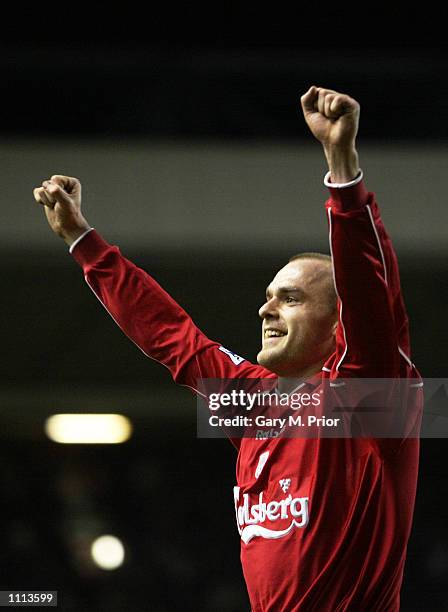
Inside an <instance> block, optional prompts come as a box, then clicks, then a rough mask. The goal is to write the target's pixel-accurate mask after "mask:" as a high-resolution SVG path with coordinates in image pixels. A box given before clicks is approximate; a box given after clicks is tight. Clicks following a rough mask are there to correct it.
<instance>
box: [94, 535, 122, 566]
mask: <svg viewBox="0 0 448 612" xmlns="http://www.w3.org/2000/svg"><path fill="white" fill-rule="evenodd" d="M91 553H92V558H93V560H94V562H95V563H96V565H98V567H100V568H101V569H104V570H114V569H117V568H118V567H120V565H122V564H123V561H124V547H123V544H122V543H121V541H120V540H119V539H118V538H116V537H115V536H112V535H103V536H101V537H99V538H97V539H96V540H95V541H94V542H93V544H92V548H91Z"/></svg>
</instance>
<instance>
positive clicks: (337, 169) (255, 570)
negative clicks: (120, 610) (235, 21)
mask: <svg viewBox="0 0 448 612" xmlns="http://www.w3.org/2000/svg"><path fill="white" fill-rule="evenodd" d="M301 102H302V109H303V113H304V117H305V121H306V123H307V124H308V126H309V128H310V130H311V132H312V133H313V135H314V136H315V137H316V138H317V139H318V140H319V141H320V142H321V143H322V145H323V148H324V153H325V156H326V159H327V162H328V166H329V172H328V174H327V176H326V178H325V184H326V185H327V187H329V190H330V199H329V200H328V202H327V203H326V210H327V216H328V223H329V230H330V250H331V253H332V259H329V258H327V257H325V256H323V255H319V254H309V253H308V254H302V255H300V256H298V257H295V258H293V259H292V261H290V262H289V263H288V264H287V265H286V266H285V267H284V268H282V269H281V270H280V271H279V272H278V274H277V275H276V276H275V278H274V279H273V281H272V282H271V284H270V285H269V287H268V289H267V296H266V303H265V304H264V305H263V306H262V307H261V309H260V316H261V318H262V320H263V325H262V348H261V350H260V352H259V354H258V357H257V360H258V364H259V365H253V364H250V363H248V362H247V361H246V360H244V359H243V358H241V357H239V356H238V355H235V354H234V353H232V352H231V351H229V350H227V349H225V348H224V347H222V346H220V345H219V343H216V342H213V341H212V340H210V339H208V338H207V337H206V336H205V335H204V334H203V333H202V332H201V331H200V330H199V329H198V328H197V327H196V326H195V325H194V323H193V322H192V320H191V319H190V317H189V316H188V315H187V314H186V313H185V311H184V310H183V309H182V308H181V307H180V306H179V305H178V304H176V303H175V302H174V300H172V298H171V297H170V296H169V295H168V294H167V293H166V292H165V291H164V290H163V289H162V288H161V287H160V286H159V285H158V284H157V283H156V282H155V281H154V280H153V279H152V278H151V277H150V276H148V275H147V274H146V273H145V272H144V271H142V270H140V269H138V268H137V267H136V266H134V265H133V264H132V263H131V262H129V261H127V260H126V259H125V258H124V257H123V256H122V255H121V254H120V252H119V250H118V248H117V247H113V246H110V245H109V244H107V243H106V242H105V241H104V240H103V239H102V238H101V237H100V235H99V234H98V233H97V232H96V231H95V230H93V229H92V228H91V227H90V226H89V224H88V222H87V221H86V219H85V218H84V217H83V215H82V213H81V206H80V205H81V186H80V183H79V181H78V180H77V179H74V178H70V177H65V176H61V175H55V176H52V177H51V179H50V180H47V181H44V182H43V183H42V187H39V188H36V189H35V190H34V196H35V199H36V201H37V202H39V203H41V204H43V205H44V207H45V213H46V216H47V219H48V222H49V224H50V226H51V228H52V229H53V231H54V232H55V233H56V234H58V235H59V236H61V237H62V238H63V239H64V240H65V242H66V243H67V244H68V245H69V246H70V251H71V253H72V255H73V257H74V258H75V259H76V261H77V262H78V263H79V264H80V265H81V266H82V268H83V271H84V274H85V278H86V281H87V283H88V284H89V286H90V287H91V289H92V290H93V292H94V293H95V295H96V296H97V297H98V298H99V300H100V301H101V302H102V303H103V305H104V306H105V307H106V309H107V310H108V311H109V313H110V314H111V315H112V317H113V318H114V319H115V321H116V322H117V323H118V325H120V327H121V328H122V329H123V331H124V332H125V333H126V334H127V335H128V336H129V337H130V338H131V339H132V340H133V341H134V342H135V343H136V344H137V345H138V346H139V347H140V348H141V350H142V351H143V352H144V353H145V354H146V355H148V356H149V357H152V358H153V359H156V360H157V361H160V362H161V363H163V364H164V365H166V366H167V367H168V368H169V370H170V372H171V374H172V376H173V378H174V380H175V381H176V382H177V383H179V384H182V385H185V386H188V387H190V388H192V389H193V390H195V391H196V390H197V388H198V379H201V378H223V379H229V378H270V379H277V378H278V388H279V389H283V390H285V391H287V392H291V391H292V390H293V388H294V386H295V387H296V388H297V381H295V383H292V382H291V379H292V378H295V379H299V380H300V381H301V382H300V385H299V386H300V387H301V388H306V389H307V390H309V391H310V392H319V391H320V390H321V389H322V384H323V382H324V380H326V381H328V380H329V381H332V384H333V385H335V384H338V382H337V381H338V380H339V381H340V380H341V379H342V378H344V377H345V378H350V377H357V378H358V377H360V378H391V379H394V378H418V373H417V372H416V370H415V368H414V366H413V364H412V362H411V361H410V358H409V335H408V327H407V318H406V313H405V309H404V305H403V301H402V297H401V291H400V283H399V276H398V267H397V262H396V258H395V254H394V252H393V249H392V246H391V242H390V240H389V238H388V236H387V234H386V232H385V229H384V227H383V224H382V222H381V220H380V216H379V211H378V207H377V205H376V203H375V199H374V195H373V194H372V193H368V192H367V191H366V189H365V187H364V184H363V175H362V172H361V170H360V168H359V165H358V155H357V152H356V148H355V139H356V134H357V130H358V121H359V105H358V103H357V102H356V101H355V100H353V99H352V98H350V97H349V96H347V95H344V94H340V93H337V92H335V91H332V90H329V89H324V88H320V87H314V86H313V87H311V88H310V89H309V90H308V92H307V93H306V94H305V95H304V96H302V99H301ZM331 264H332V265H331ZM335 291H336V295H337V308H335V304H336V296H335ZM415 401H416V403H417V404H418V403H419V402H420V399H419V397H418V396H416V400H415ZM236 444H237V446H238V461H237V486H236V487H235V490H234V502H235V513H236V519H237V527H238V530H239V533H240V535H241V560H242V565H243V572H244V576H245V579H246V584H247V588H248V592H249V597H250V601H251V606H252V609H253V610H254V611H263V612H264V611H275V612H280V611H288V612H291V611H297V610H304V611H305V610H306V611H307V612H309V611H318V612H324V611H328V612H336V611H342V610H344V611H345V610H352V611H362V612H365V611H367V610H369V611H378V612H380V611H381V612H384V611H386V610H387V611H388V612H393V611H396V610H398V609H399V592H400V586H401V582H402V577H403V568H404V561H405V553H406V546H407V541H408V538H409V533H410V528H411V522H412V513H413V507H414V499H415V490H416V480H417V467H418V449H419V445H418V439H417V438H415V437H414V438H411V437H409V438H407V439H404V438H403V439H390V440H387V439H385V440H384V439H375V438H373V437H357V438H354V437H353V438H346V439H342V438H341V439H325V438H323V437H315V438H313V439H305V438H302V439H300V438H285V437H282V436H278V437H275V438H274V437H271V438H269V437H267V438H265V439H254V438H242V439H241V440H240V441H239V442H237V443H236Z"/></svg>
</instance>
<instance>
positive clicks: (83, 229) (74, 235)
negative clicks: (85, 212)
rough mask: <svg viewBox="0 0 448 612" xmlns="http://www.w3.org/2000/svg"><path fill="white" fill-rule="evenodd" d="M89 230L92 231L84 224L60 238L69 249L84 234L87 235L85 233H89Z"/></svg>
mask: <svg viewBox="0 0 448 612" xmlns="http://www.w3.org/2000/svg"><path fill="white" fill-rule="evenodd" d="M91 229H92V228H91V226H90V225H89V224H88V223H87V222H86V223H85V224H83V225H82V226H79V227H77V228H76V229H74V230H72V231H70V232H66V233H64V234H63V236H62V238H63V240H64V242H65V243H66V244H67V245H68V246H69V247H71V246H72V245H73V243H74V242H76V241H77V240H79V239H80V238H81V237H82V236H83V235H84V234H87V232H88V231H90V230H91Z"/></svg>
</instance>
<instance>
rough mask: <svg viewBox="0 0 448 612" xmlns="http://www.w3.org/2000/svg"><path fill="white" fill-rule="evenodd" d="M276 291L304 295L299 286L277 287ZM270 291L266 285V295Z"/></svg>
mask: <svg viewBox="0 0 448 612" xmlns="http://www.w3.org/2000/svg"><path fill="white" fill-rule="evenodd" d="M277 292H278V293H300V294H301V295H305V292H304V291H303V289H300V288H299V287H279V288H278V289H277ZM271 293H272V292H271V290H270V289H269V287H266V295H270V294H271Z"/></svg>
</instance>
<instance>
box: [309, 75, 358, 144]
mask: <svg viewBox="0 0 448 612" xmlns="http://www.w3.org/2000/svg"><path fill="white" fill-rule="evenodd" d="M300 100H301V103H302V109H303V115H304V117H305V121H306V122H307V124H308V127H309V128H310V130H311V132H312V133H313V135H314V136H315V137H316V138H317V140H319V141H320V142H321V143H322V144H323V145H324V147H325V146H327V147H334V146H337V147H339V146H340V147H347V148H349V147H354V145H355V139H356V134H357V133H358V124H359V111H360V107H359V104H358V102H357V101H356V100H354V99H353V98H350V96H347V95H346V94H341V93H338V92H337V91H333V90H332V89H324V88H323V87H315V86H314V85H313V86H312V87H310V89H309V90H308V91H307V92H306V94H304V95H303V96H302V97H301V99H300Z"/></svg>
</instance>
